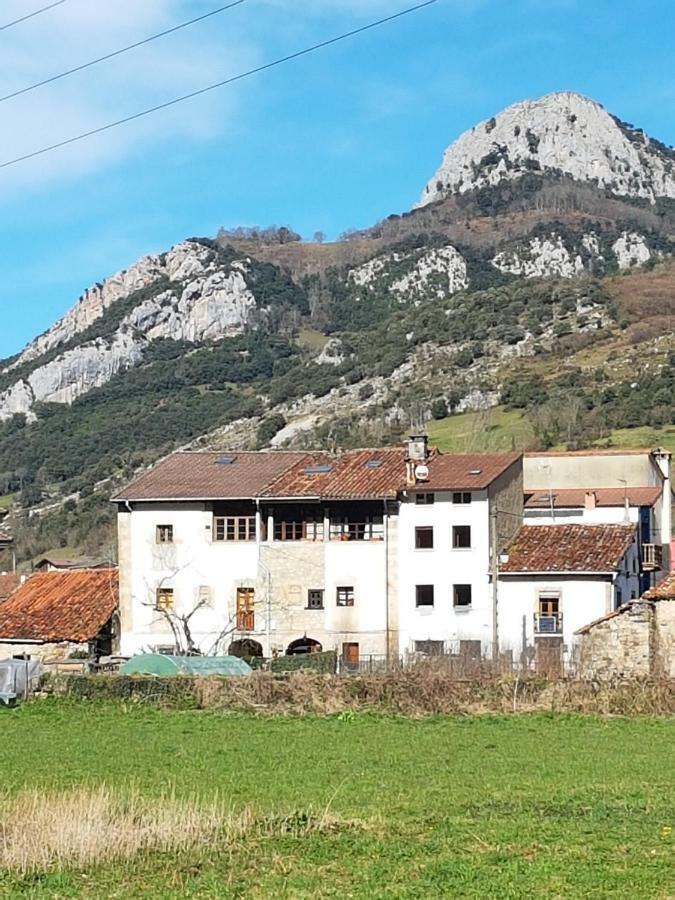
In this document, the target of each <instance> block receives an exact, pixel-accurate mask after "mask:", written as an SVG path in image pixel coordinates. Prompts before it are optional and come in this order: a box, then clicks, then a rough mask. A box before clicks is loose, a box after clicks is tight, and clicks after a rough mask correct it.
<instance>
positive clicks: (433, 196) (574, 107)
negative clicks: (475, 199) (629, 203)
mask: <svg viewBox="0 0 675 900" xmlns="http://www.w3.org/2000/svg"><path fill="white" fill-rule="evenodd" d="M547 171H548V172H557V173H563V174H565V175H568V176H571V177H572V178H574V179H576V180H578V181H585V182H591V183H597V184H598V185H599V186H600V187H602V188H606V189H609V190H610V191H612V192H613V193H615V194H617V195H621V196H629V197H641V198H645V199H647V200H649V201H650V202H654V201H655V200H656V199H657V198H659V197H669V198H675V150H673V149H671V148H669V147H667V146H666V145H665V144H662V143H661V142H659V141H655V140H653V139H651V138H649V137H648V136H647V135H646V134H645V133H644V132H643V131H641V130H640V129H637V128H634V127H633V126H632V125H628V124H626V123H624V122H621V121H620V120H619V119H617V118H616V117H615V116H612V115H611V114H610V113H608V112H607V110H606V109H605V108H604V107H603V106H601V105H600V104H599V103H596V102H595V101H594V100H591V99H589V98H588V97H584V96H583V95H581V94H577V93H574V92H571V91H562V92H557V93H553V94H548V95H546V96H545V97H541V98H540V99H539V100H526V101H523V102H521V103H516V104H515V105H513V106H510V107H508V109H505V110H504V111H503V112H501V113H500V114H499V115H498V116H495V117H493V118H491V119H488V120H487V121H484V122H481V123H480V124H479V125H476V126H475V127H474V128H472V129H471V130H470V131H467V132H465V133H464V134H463V135H462V136H461V137H460V138H458V140H457V141H455V142H454V143H453V144H451V145H450V147H448V149H447V150H446V152H445V156H444V158H443V163H442V165H441V167H440V169H439V170H438V172H437V173H436V174H435V175H434V177H433V178H432V179H431V181H430V182H429V184H428V185H427V186H426V188H425V191H424V193H423V195H422V198H421V200H420V202H419V204H418V206H425V205H427V204H429V203H432V202H433V201H434V200H439V199H442V198H443V197H445V196H447V195H449V194H463V193H466V192H468V191H472V190H475V189H476V188H482V187H486V186H490V185H496V184H498V183H499V182H501V181H503V180H514V179H517V178H520V177H522V176H523V175H524V174H526V173H528V172H547Z"/></svg>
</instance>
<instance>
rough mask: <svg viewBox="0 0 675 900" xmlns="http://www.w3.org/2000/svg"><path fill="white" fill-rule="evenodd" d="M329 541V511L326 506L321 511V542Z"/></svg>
mask: <svg viewBox="0 0 675 900" xmlns="http://www.w3.org/2000/svg"><path fill="white" fill-rule="evenodd" d="M329 540H330V509H329V508H328V507H327V506H326V507H324V510H323V541H324V543H327V542H328V541H329Z"/></svg>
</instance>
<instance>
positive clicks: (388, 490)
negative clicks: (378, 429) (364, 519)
mask: <svg viewBox="0 0 675 900" xmlns="http://www.w3.org/2000/svg"><path fill="white" fill-rule="evenodd" d="M404 484H405V451H404V450H403V449H402V448H399V449H396V448H395V449H392V448H388V449H383V450H352V451H347V452H345V453H342V454H340V455H339V456H335V457H333V456H329V455H328V454H318V453H313V454H308V455H307V456H306V457H305V458H304V459H303V460H301V461H300V462H298V463H297V464H296V465H295V466H293V468H292V469H289V471H287V472H285V473H284V474H283V475H281V476H280V477H279V478H277V480H276V481H274V482H273V483H272V484H271V485H270V486H269V487H268V488H267V490H266V491H265V492H264V496H265V497H266V498H268V499H271V498H274V497H277V498H282V497H294V498H295V497H307V498H310V497H311V498H316V499H321V500H350V499H352V500H355V499H389V498H391V499H393V498H395V497H396V495H397V494H398V491H399V490H400V489H401V488H402V487H403V485H404Z"/></svg>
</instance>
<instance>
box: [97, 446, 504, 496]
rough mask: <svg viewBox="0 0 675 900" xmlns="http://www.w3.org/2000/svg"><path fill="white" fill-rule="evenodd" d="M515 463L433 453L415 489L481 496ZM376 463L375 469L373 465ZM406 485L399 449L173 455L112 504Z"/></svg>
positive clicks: (378, 491)
mask: <svg viewBox="0 0 675 900" xmlns="http://www.w3.org/2000/svg"><path fill="white" fill-rule="evenodd" d="M227 458H230V459H233V460H234V461H233V462H232V463H231V464H229V465H225V464H222V463H220V462H219V460H223V459H227ZM520 458H521V454H519V453H486V454H479V453H473V454H447V455H442V454H437V455H435V454H433V453H432V455H431V456H430V458H429V460H428V461H427V465H428V467H429V472H430V478H429V481H428V482H424V483H420V484H419V485H417V488H418V490H450V491H453V490H455V491H460V490H465V491H469V490H482V489H484V488H486V487H488V486H489V485H490V484H491V483H492V482H493V481H494V480H495V479H496V478H498V477H499V476H500V475H501V474H502V473H503V472H505V471H506V469H508V468H509V467H510V466H512V465H513V464H514V463H516V462H518V460H519V459H520ZM378 461H380V462H381V463H382V464H381V465H379V466H377V465H373V463H376V462H378ZM368 463H371V465H368ZM317 466H319V467H321V466H325V467H327V468H326V471H314V472H311V471H309V472H308V471H307V469H311V468H315V469H316V467H317ZM328 467H330V469H328ZM405 486H406V472H405V450H404V449H403V448H402V447H399V448H391V447H389V448H385V449H372V450H350V451H346V452H344V453H341V454H339V455H331V454H329V453H325V452H315V453H300V452H282V451H265V452H258V453H253V452H242V453H237V452H231V453H229V452H220V453H214V452H208V453H202V452H192V453H191V452H180V453H174V454H172V455H171V456H169V457H167V458H166V459H164V460H162V462H160V463H158V464H157V465H156V466H155V467H154V468H153V469H151V470H150V471H149V472H146V473H145V474H144V475H141V476H140V477H139V478H137V479H136V480H135V481H132V482H131V484H130V485H129V486H128V487H126V488H124V490H122V491H121V492H120V493H119V494H118V495H117V496H116V497H114V498H113V500H115V501H116V502H124V501H127V500H128V501H142V500H148V501H149V500H241V499H248V498H258V497H259V498H268V499H271V498H280V497H284V498H290V497H294V498H295V497H297V498H303V497H307V498H309V497H312V498H317V499H327V500H330V499H336V500H337V499H367V498H382V499H387V498H394V497H396V495H397V493H398V491H400V490H403V489H404V488H405Z"/></svg>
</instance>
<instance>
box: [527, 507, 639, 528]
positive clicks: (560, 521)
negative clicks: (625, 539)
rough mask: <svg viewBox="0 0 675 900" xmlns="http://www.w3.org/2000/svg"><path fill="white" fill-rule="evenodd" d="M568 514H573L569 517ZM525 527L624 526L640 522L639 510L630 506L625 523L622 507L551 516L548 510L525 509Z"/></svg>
mask: <svg viewBox="0 0 675 900" xmlns="http://www.w3.org/2000/svg"><path fill="white" fill-rule="evenodd" d="M570 513H573V514H572V515H570ZM524 516H525V525H626V524H633V525H635V524H637V523H638V522H639V520H640V509H639V507H637V506H631V507H630V508H629V510H628V520H629V521H628V523H627V522H626V510H625V508H624V507H623V506H596V508H595V509H579V510H556V511H555V515H554V516H552V515H551V511H550V510H546V509H543V508H540V509H537V510H532V509H528V508H527V507H526V508H525V510H524Z"/></svg>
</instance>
